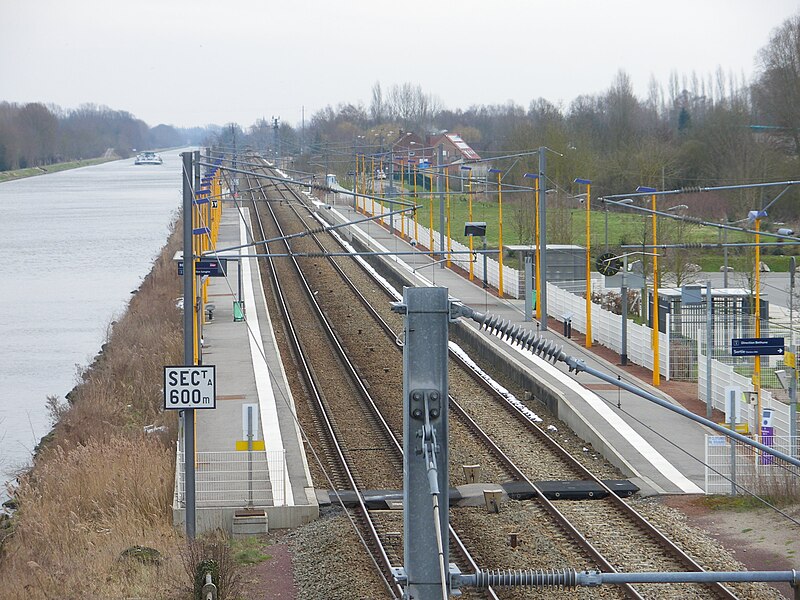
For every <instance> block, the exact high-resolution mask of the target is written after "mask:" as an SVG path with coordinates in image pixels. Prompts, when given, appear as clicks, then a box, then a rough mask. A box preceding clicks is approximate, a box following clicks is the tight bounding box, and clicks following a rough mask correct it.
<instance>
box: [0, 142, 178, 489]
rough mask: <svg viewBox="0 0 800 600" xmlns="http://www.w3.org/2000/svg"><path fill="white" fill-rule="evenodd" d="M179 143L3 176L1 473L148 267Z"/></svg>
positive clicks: (163, 227)
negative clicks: (141, 160) (135, 155)
mask: <svg viewBox="0 0 800 600" xmlns="http://www.w3.org/2000/svg"><path fill="white" fill-rule="evenodd" d="M179 152H180V151H179V150H171V151H165V152H163V153H162V154H161V156H162V158H163V159H164V164H162V165H159V166H135V165H134V164H133V159H129V160H121V161H116V162H111V163H105V164H103V165H98V166H93V167H84V168H80V169H75V170H71V171H63V172H60V173H53V174H48V175H41V176H37V177H32V178H28V179H20V180H16V181H9V182H6V183H0V215H2V217H0V224H2V228H1V230H0V257H2V260H3V261H5V262H4V263H3V266H2V269H0V281H2V284H0V339H2V343H0V483H3V484H4V483H6V482H7V481H8V480H10V479H11V476H12V474H13V472H14V471H15V470H17V469H19V468H20V467H24V466H25V465H28V464H30V459H31V453H32V451H33V448H34V446H35V445H36V444H37V442H38V441H39V439H40V438H41V437H42V436H43V435H45V434H46V433H47V432H48V431H49V429H50V425H51V423H50V419H49V416H48V413H47V409H46V399H47V397H48V396H51V395H53V396H59V397H60V398H61V399H62V400H63V399H64V396H65V394H66V393H67V392H69V391H70V390H71V389H72V387H73V386H74V385H75V383H76V376H77V373H78V371H79V370H80V369H82V368H84V367H86V366H87V365H88V364H89V363H90V362H91V361H92V359H93V358H94V356H95V355H96V354H97V352H98V350H99V349H100V346H101V344H103V343H104V342H105V340H106V333H107V331H108V327H109V325H110V323H111V321H113V320H114V319H116V318H118V317H119V316H120V315H121V314H122V313H123V312H124V310H125V307H126V305H127V303H128V301H129V299H130V297H131V292H132V291H134V290H136V289H137V288H138V287H139V284H140V283H141V281H142V279H143V278H144V277H145V276H146V275H147V273H148V272H149V271H150V267H151V265H152V262H153V259H154V258H155V257H156V256H157V255H158V253H159V251H160V249H161V248H162V246H163V245H164V242H165V241H166V239H167V235H168V233H169V226H170V223H171V222H172V221H173V219H174V218H175V216H176V215H177V211H178V209H179V208H180V205H181V172H180V168H181V159H180V156H179ZM5 487H6V486H5V485H0V498H3V497H5V489H4V488H5Z"/></svg>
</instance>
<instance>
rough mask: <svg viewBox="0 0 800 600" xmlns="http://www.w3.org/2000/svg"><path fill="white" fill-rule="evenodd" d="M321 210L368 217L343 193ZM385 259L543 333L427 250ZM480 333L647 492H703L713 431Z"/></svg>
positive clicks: (387, 242)
mask: <svg viewBox="0 0 800 600" xmlns="http://www.w3.org/2000/svg"><path fill="white" fill-rule="evenodd" d="M319 212H320V215H322V216H323V217H324V218H326V219H327V220H329V221H332V222H339V223H341V222H344V221H353V220H358V219H363V218H364V216H363V215H360V214H358V213H356V212H355V211H354V210H353V208H352V199H351V198H349V199H348V198H347V196H344V195H338V199H337V200H336V201H335V202H334V204H333V205H332V206H331V208H321V209H320V211H319ZM346 230H347V231H345V229H340V230H339V231H340V232H342V235H343V236H344V237H347V238H357V239H358V240H359V241H360V242H361V243H362V244H364V245H365V246H367V247H368V248H370V249H373V250H376V251H384V252H385V251H387V250H391V251H399V252H409V251H413V250H414V247H413V246H412V245H411V244H407V243H406V242H404V241H403V240H401V239H400V238H399V236H394V235H392V234H391V233H389V231H388V230H387V229H386V228H384V227H382V226H380V225H378V224H377V223H374V222H371V223H368V224H362V225H358V226H354V227H349V228H346ZM383 260H384V261H385V262H386V264H387V265H389V266H390V267H391V268H392V269H394V270H395V271H396V272H398V273H400V274H401V275H402V276H403V277H404V278H405V279H406V280H407V281H408V282H409V285H420V286H432V285H435V286H444V287H447V288H448V289H449V293H450V295H451V296H453V297H455V298H458V299H459V300H461V301H462V302H463V303H464V304H466V305H468V306H471V307H473V308H474V309H476V310H479V311H481V312H488V313H491V314H496V315H499V316H501V317H502V318H504V319H508V320H510V321H512V322H513V323H515V324H519V325H520V326H522V327H525V328H526V329H532V330H538V329H539V327H540V325H539V324H538V323H537V322H536V321H535V320H534V321H533V322H531V323H526V322H524V308H523V307H524V304H523V300H514V299H501V298H498V297H497V296H495V295H493V294H490V293H487V292H486V291H485V290H484V289H483V287H482V282H480V281H478V280H477V279H476V280H475V282H474V283H473V282H470V281H469V279H468V278H466V277H463V276H462V275H460V274H458V273H457V272H455V271H453V270H450V269H446V268H442V265H441V264H437V265H433V264H432V262H433V261H432V260H431V259H430V257H428V256H426V255H424V254H422V253H419V254H410V255H402V256H399V257H386V258H383ZM551 309H552V310H553V312H555V313H558V307H552V306H551ZM551 314H552V313H551ZM550 322H552V319H551V321H550ZM467 324H468V326H470V327H474V328H475V329H476V330H477V325H475V324H473V323H472V322H471V321H469V322H467ZM481 335H483V336H484V337H485V338H486V341H487V342H488V343H490V344H492V345H493V346H495V347H496V348H497V349H498V351H500V352H502V353H504V355H505V356H506V357H507V359H508V360H509V361H514V362H517V363H519V364H520V365H521V367H522V368H524V369H527V370H528V371H530V372H531V373H533V374H534V375H535V376H536V377H538V378H540V379H542V380H544V381H546V382H548V383H549V384H550V385H551V386H553V387H555V388H557V389H558V390H560V393H561V394H562V395H563V405H562V406H563V410H559V416H560V417H561V418H562V419H564V418H565V417H564V415H566V414H567V413H571V417H570V418H568V419H565V420H567V421H568V423H569V425H570V426H571V427H572V428H573V429H574V430H575V431H576V433H578V434H579V435H581V436H582V437H584V439H587V440H590V441H591V442H592V444H593V445H594V446H595V449H596V450H598V451H599V452H601V453H603V454H604V455H605V456H606V458H607V459H608V460H610V461H611V462H612V463H614V464H616V465H617V466H618V467H620V468H621V469H622V470H623V472H624V473H626V474H627V475H628V476H629V477H630V478H631V480H632V481H633V482H634V483H636V484H637V485H638V486H639V487H640V488H641V489H642V493H644V494H700V493H703V487H704V479H705V472H704V467H703V465H702V464H701V463H700V462H699V460H703V459H704V457H705V437H704V436H705V434H706V433H711V430H709V429H707V428H705V427H703V426H701V425H699V424H697V423H694V422H693V421H690V420H688V419H686V418H685V417H682V416H680V415H677V414H675V413H672V412H670V411H668V410H666V409H664V408H661V407H659V406H657V405H655V404H653V403H651V402H648V401H647V400H645V399H643V398H640V397H638V396H636V395H634V394H632V393H630V392H627V391H625V390H620V389H619V388H617V387H616V386H613V385H611V384H606V383H605V382H602V381H600V380H598V379H597V378H595V377H593V376H591V375H588V374H585V373H581V374H577V375H576V374H570V373H568V369H567V366H566V365H565V364H563V363H559V364H557V365H555V366H554V365H552V364H551V363H549V362H546V361H544V360H542V359H540V358H538V357H536V356H534V355H533V354H531V353H530V352H524V351H521V350H520V349H519V348H517V347H513V346H511V345H510V344H508V343H507V342H504V341H502V340H500V339H499V338H498V337H496V336H494V335H491V334H488V333H486V332H485V331H484V332H481ZM544 335H545V336H546V337H548V338H552V339H554V340H556V341H557V342H558V343H559V344H562V345H564V350H565V352H566V353H567V354H568V355H572V356H575V357H577V358H581V359H583V360H584V361H585V362H586V364H587V365H589V366H591V367H594V368H595V369H598V370H601V371H605V372H607V373H609V374H611V375H613V376H614V377H620V378H621V379H622V380H624V381H627V382H630V383H632V384H634V385H636V386H638V387H641V388H644V389H646V390H647V391H649V392H651V393H653V394H655V395H657V396H659V397H662V398H664V399H666V400H668V401H670V402H672V403H673V404H677V402H676V401H675V400H674V399H673V398H671V397H670V396H667V395H666V394H664V393H663V392H662V391H661V390H658V389H656V388H653V387H652V386H650V385H649V384H648V383H647V382H644V381H642V380H640V379H638V378H636V377H635V376H633V375H632V374H631V373H630V372H628V371H625V370H622V369H619V368H618V367H617V365H615V364H613V363H611V362H609V361H607V360H604V359H603V358H601V357H600V356H598V355H597V354H595V353H593V352H592V351H590V350H587V349H585V348H583V347H582V346H579V345H578V344H577V343H575V342H574V341H573V340H571V339H567V338H565V337H563V336H562V335H561V334H560V331H554V330H553V329H552V328H550V329H548V330H547V331H546V332H545V333H544ZM697 459H699V460H697Z"/></svg>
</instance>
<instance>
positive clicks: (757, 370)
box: [753, 217, 761, 440]
mask: <svg viewBox="0 0 800 600" xmlns="http://www.w3.org/2000/svg"><path fill="white" fill-rule="evenodd" d="M755 229H756V234H755V237H756V261H755V262H756V272H755V280H756V281H755V283H756V286H755V287H756V289H755V292H756V302H755V313H756V337H757V338H760V337H761V247H760V246H759V244H760V242H761V234H759V231H761V218H760V217H757V218H756V222H755ZM753 386H754V387H755V388H756V433H757V434H758V436H759V440H760V437H761V356H760V355H756V356H755V364H754V365H753Z"/></svg>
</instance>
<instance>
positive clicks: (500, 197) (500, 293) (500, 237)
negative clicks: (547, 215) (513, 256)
mask: <svg viewBox="0 0 800 600" xmlns="http://www.w3.org/2000/svg"><path fill="white" fill-rule="evenodd" d="M489 173H497V220H498V223H497V234H498V245H499V246H500V254H499V261H500V278H499V282H498V286H497V293H498V296H499V297H500V298H502V297H503V182H502V180H501V178H500V176H501V175H502V174H503V171H502V170H500V169H489Z"/></svg>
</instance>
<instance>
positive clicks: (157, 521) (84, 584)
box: [0, 233, 187, 599]
mask: <svg viewBox="0 0 800 600" xmlns="http://www.w3.org/2000/svg"><path fill="white" fill-rule="evenodd" d="M179 241H180V240H179V236H178V235H175V234H174V233H173V235H172V236H171V237H170V240H169V242H168V243H167V245H166V246H165V248H164V250H163V252H162V253H161V255H160V257H159V258H158V259H157V260H156V262H155V264H154V266H153V270H152V271H151V273H150V274H149V275H148V276H147V278H146V279H145V281H144V282H143V283H142V286H141V288H140V289H139V292H138V293H137V294H136V295H135V296H133V298H132V299H131V302H130V305H129V307H128V310H127V312H126V314H125V315H124V316H123V317H122V318H121V319H120V320H119V321H118V322H116V323H114V324H113V327H109V339H108V343H107V344H106V345H105V346H104V347H103V352H102V353H101V354H100V355H98V357H97V359H96V360H95V361H94V363H93V364H92V365H91V366H90V367H89V368H87V369H86V370H85V371H84V372H83V373H82V374H81V376H80V381H79V383H78V385H77V386H76V388H75V389H74V390H73V391H72V393H71V394H70V395H69V398H70V403H69V406H67V405H65V404H63V405H60V406H58V405H56V406H54V407H51V408H53V413H54V415H55V416H56V417H58V421H57V423H56V425H55V427H54V429H53V431H52V433H51V434H49V435H48V437H47V439H46V440H45V442H44V443H43V444H42V445H41V447H40V449H39V452H38V455H37V457H36V459H35V461H34V465H33V467H32V469H31V470H30V471H29V472H28V473H27V474H26V475H24V476H23V477H22V478H21V482H20V485H19V487H18V489H17V490H16V493H15V500H16V501H17V502H18V506H19V508H18V510H17V511H16V512H15V514H14V516H13V518H12V519H11V521H10V523H11V527H10V528H8V527H6V528H3V529H0V539H2V538H3V537H4V536H5V539H4V540H3V541H2V542H0V543H1V544H2V545H1V546H0V581H2V582H3V591H4V596H5V597H8V598H30V599H39V598H43V599H49V598H123V597H142V598H169V597H180V595H181V592H180V588H179V585H180V584H181V583H187V575H186V573H185V571H184V568H183V564H182V561H181V549H182V548H183V547H184V542H183V539H182V537H181V536H180V535H179V534H178V533H177V532H176V530H175V529H174V528H173V526H172V513H171V509H170V507H171V505H172V493H173V482H174V476H175V447H174V440H175V438H176V431H175V430H176V422H175V416H174V415H164V414H163V413H162V411H161V410H160V405H161V402H162V392H161V382H162V377H163V375H162V369H163V365H165V364H180V362H181V357H182V342H181V339H182V334H181V331H182V330H181V314H180V312H179V310H178V309H177V308H176V306H175V298H176V297H178V296H179V295H180V286H179V284H180V282H179V279H178V278H177V277H176V276H175V267H174V264H173V263H172V260H171V258H172V256H173V254H174V253H175V250H176V249H177V248H178V246H179ZM151 424H155V425H163V426H165V427H166V431H163V432H162V433H158V434H146V433H144V429H143V428H144V427H145V426H146V425H151ZM6 525H7V524H6ZM9 532H10V534H9ZM136 545H140V546H147V547H151V548H155V549H156V550H158V552H160V553H161V558H160V560H159V561H157V564H155V563H146V562H142V561H139V560H135V559H134V560H131V559H123V558H120V555H121V553H122V552H123V551H124V550H126V549H127V548H129V547H132V546H136Z"/></svg>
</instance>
